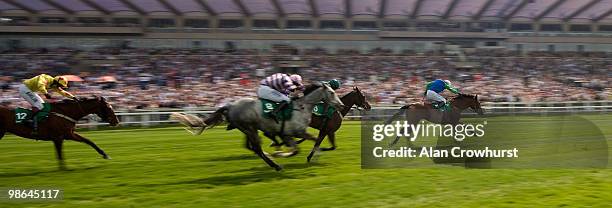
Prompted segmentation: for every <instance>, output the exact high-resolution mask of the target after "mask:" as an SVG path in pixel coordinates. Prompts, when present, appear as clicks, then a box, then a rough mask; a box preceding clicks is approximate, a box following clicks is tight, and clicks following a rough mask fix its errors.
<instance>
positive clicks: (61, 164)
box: [53, 139, 66, 170]
mask: <svg viewBox="0 0 612 208" xmlns="http://www.w3.org/2000/svg"><path fill="white" fill-rule="evenodd" d="M53 144H54V145H55V153H56V154H57V161H58V162H59V169H60V170H66V163H64V152H63V150H62V146H63V144H64V140H63V139H55V140H53Z"/></svg>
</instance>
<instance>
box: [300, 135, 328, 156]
mask: <svg viewBox="0 0 612 208" xmlns="http://www.w3.org/2000/svg"><path fill="white" fill-rule="evenodd" d="M325 134H326V132H324V131H319V137H318V138H317V139H316V141H315V144H314V146H313V147H312V150H311V151H310V154H308V157H306V160H307V161H308V162H310V161H311V160H312V157H313V156H314V155H315V154H316V153H317V152H319V150H320V149H319V146H321V142H323V139H325ZM305 136H307V137H308V136H309V137H312V136H310V134H308V133H306V135H305ZM313 139H314V138H313Z"/></svg>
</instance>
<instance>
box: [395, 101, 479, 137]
mask: <svg viewBox="0 0 612 208" xmlns="http://www.w3.org/2000/svg"><path fill="white" fill-rule="evenodd" d="M449 102H450V105H451V110H447V111H444V112H441V111H440V110H438V109H434V108H433V107H432V105H431V104H429V103H412V104H408V105H405V106H402V107H401V108H400V110H399V112H397V113H395V114H393V116H391V118H389V119H388V120H387V121H386V122H385V124H390V123H391V122H393V120H395V119H397V118H398V117H399V116H400V115H402V114H405V117H406V121H407V122H408V123H409V124H416V123H418V122H419V121H421V120H427V121H429V122H432V123H437V124H451V125H457V124H460V121H459V120H460V119H461V112H463V111H464V110H465V109H468V108H470V109H472V110H474V111H475V112H476V113H477V114H478V115H483V114H484V110H483V109H482V107H481V106H480V101H479V100H478V95H468V94H459V95H457V96H455V97H453V98H452V99H450V101H449ZM398 141H399V136H397V137H395V140H393V142H391V144H390V146H394V145H395V144H396V143H397V142H398Z"/></svg>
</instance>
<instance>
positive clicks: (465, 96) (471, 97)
mask: <svg viewBox="0 0 612 208" xmlns="http://www.w3.org/2000/svg"><path fill="white" fill-rule="evenodd" d="M476 96H478V95H473V94H463V93H459V94H458V95H457V96H455V97H453V100H456V99H460V98H469V99H474V98H476Z"/></svg>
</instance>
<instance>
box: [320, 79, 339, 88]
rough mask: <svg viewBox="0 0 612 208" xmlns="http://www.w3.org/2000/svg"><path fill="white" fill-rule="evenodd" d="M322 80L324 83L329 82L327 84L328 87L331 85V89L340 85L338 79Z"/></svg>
mask: <svg viewBox="0 0 612 208" xmlns="http://www.w3.org/2000/svg"><path fill="white" fill-rule="evenodd" d="M323 82H324V83H327V84H329V86H330V87H331V88H332V89H333V90H337V89H338V88H340V85H341V83H340V81H339V80H337V79H332V80H329V81H323Z"/></svg>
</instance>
